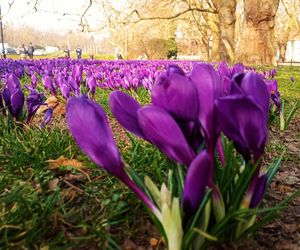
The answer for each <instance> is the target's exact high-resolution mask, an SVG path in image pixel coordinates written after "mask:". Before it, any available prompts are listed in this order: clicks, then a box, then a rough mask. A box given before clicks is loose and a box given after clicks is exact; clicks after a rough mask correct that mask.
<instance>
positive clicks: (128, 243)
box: [122, 239, 137, 250]
mask: <svg viewBox="0 0 300 250" xmlns="http://www.w3.org/2000/svg"><path fill="white" fill-rule="evenodd" d="M136 248H137V246H136V244H134V242H133V241H132V240H130V239H125V241H124V243H123V245H122V249H123V250H135V249H136Z"/></svg>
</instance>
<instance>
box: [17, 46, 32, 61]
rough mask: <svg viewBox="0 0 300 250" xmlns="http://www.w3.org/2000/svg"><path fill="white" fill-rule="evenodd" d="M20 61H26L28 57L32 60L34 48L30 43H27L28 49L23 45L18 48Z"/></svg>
mask: <svg viewBox="0 0 300 250" xmlns="http://www.w3.org/2000/svg"><path fill="white" fill-rule="evenodd" d="M19 51H20V56H21V59H26V57H27V56H28V57H29V58H30V59H33V52H34V46H33V45H32V43H29V45H28V47H25V45H24V44H22V46H21V47H20V48H19Z"/></svg>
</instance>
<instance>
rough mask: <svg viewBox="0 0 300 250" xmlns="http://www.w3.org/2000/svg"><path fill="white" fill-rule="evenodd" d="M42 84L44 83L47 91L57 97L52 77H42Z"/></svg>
mask: <svg viewBox="0 0 300 250" xmlns="http://www.w3.org/2000/svg"><path fill="white" fill-rule="evenodd" d="M42 82H43V84H44V86H45V88H46V89H49V90H50V91H51V93H52V94H53V95H55V96H56V95H57V93H56V90H55V87H54V85H53V80H52V77H51V76H49V75H43V76H42Z"/></svg>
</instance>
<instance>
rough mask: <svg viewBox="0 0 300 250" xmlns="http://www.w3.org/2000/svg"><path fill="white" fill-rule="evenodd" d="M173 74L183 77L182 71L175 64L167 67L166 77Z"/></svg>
mask: <svg viewBox="0 0 300 250" xmlns="http://www.w3.org/2000/svg"><path fill="white" fill-rule="evenodd" d="M174 73H175V74H178V75H182V76H185V73H184V71H183V70H182V69H181V68H180V67H179V66H177V65H175V64H170V65H168V68H167V75H170V74H174Z"/></svg>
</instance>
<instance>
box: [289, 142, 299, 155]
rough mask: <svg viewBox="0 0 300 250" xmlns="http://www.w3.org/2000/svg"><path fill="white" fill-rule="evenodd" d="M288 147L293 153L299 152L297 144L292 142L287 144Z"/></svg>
mask: <svg viewBox="0 0 300 250" xmlns="http://www.w3.org/2000/svg"><path fill="white" fill-rule="evenodd" d="M287 148H288V149H289V151H291V152H292V153H299V152H300V149H299V148H297V147H296V145H294V144H292V143H290V144H288V145H287Z"/></svg>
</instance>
